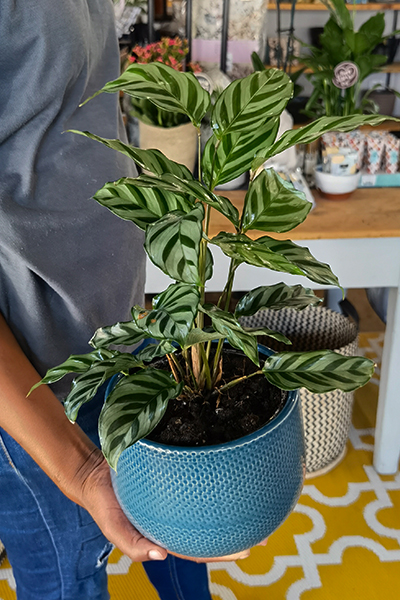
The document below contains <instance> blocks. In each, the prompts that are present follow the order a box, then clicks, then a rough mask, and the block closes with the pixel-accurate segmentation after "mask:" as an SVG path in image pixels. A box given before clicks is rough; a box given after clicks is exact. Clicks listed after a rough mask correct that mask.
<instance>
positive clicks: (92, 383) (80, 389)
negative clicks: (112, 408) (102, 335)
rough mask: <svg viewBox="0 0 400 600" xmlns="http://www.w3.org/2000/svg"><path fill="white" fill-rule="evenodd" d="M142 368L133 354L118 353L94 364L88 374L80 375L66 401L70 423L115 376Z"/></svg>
mask: <svg viewBox="0 0 400 600" xmlns="http://www.w3.org/2000/svg"><path fill="white" fill-rule="evenodd" d="M138 366H140V361H138V360H137V358H136V357H135V356H133V355H132V354H125V353H120V352H119V353H117V355H116V356H115V357H114V358H110V359H107V360H102V361H97V362H95V363H93V365H92V366H91V367H90V369H89V370H88V371H86V373H82V374H81V375H78V377H76V378H75V379H74V381H73V382H72V388H71V391H70V393H69V394H68V396H67V397H66V399H65V401H64V410H65V413H66V415H67V417H68V418H69V420H70V421H75V420H76V417H77V416H78V412H79V409H80V408H81V406H82V404H85V403H86V402H89V400H91V399H92V398H94V396H95V395H96V392H97V390H98V389H99V387H100V386H101V385H103V383H105V382H106V381H107V379H109V378H110V377H112V376H113V375H116V374H117V373H121V372H124V371H128V370H129V369H132V368H135V367H138Z"/></svg>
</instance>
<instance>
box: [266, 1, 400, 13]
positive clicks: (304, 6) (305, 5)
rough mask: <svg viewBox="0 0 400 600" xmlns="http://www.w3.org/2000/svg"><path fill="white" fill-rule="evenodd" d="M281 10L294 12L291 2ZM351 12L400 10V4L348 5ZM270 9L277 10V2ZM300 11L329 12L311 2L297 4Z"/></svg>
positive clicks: (285, 4) (371, 3)
mask: <svg viewBox="0 0 400 600" xmlns="http://www.w3.org/2000/svg"><path fill="white" fill-rule="evenodd" d="M279 7H280V9H281V10H292V5H291V3H290V2H285V3H282V4H280V5H279ZM347 7H348V9H349V10H370V11H371V10H372V11H374V10H376V11H379V10H400V2H383V3H381V2H379V3H378V2H369V3H368V4H352V3H349V4H348V5H347ZM268 8H269V9H270V10H276V2H269V3H268ZM298 10H327V8H326V6H325V5H324V4H322V3H321V2H315V3H313V2H310V3H308V2H307V3H306V2H304V3H302V2H300V3H299V2H297V3H296V11H298Z"/></svg>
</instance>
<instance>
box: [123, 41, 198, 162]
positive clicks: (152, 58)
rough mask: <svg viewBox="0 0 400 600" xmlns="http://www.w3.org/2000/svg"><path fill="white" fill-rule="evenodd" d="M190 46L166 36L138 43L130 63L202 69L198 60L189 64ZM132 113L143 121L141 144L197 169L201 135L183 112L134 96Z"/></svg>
mask: <svg viewBox="0 0 400 600" xmlns="http://www.w3.org/2000/svg"><path fill="white" fill-rule="evenodd" d="M188 52H189V46H188V43H187V40H186V39H181V38H179V37H175V38H169V37H163V38H161V40H160V41H159V42H154V43H152V44H147V46H144V47H143V46H140V45H136V46H134V47H133V48H132V51H131V54H130V56H129V58H128V60H127V64H149V63H153V62H160V63H163V64H165V65H167V66H169V67H171V68H172V69H175V70H176V71H189V72H192V73H198V72H200V71H201V68H200V66H199V65H198V64H197V63H192V62H190V63H186V56H187V54H188ZM131 105H132V109H131V115H132V116H133V117H136V118H137V119H138V121H139V139H140V147H141V148H143V149H145V150H146V149H149V148H157V149H158V150H161V151H162V152H163V153H164V154H165V155H166V156H168V158H170V159H171V160H174V161H177V162H179V163H182V164H184V165H186V166H187V167H188V169H190V170H191V171H193V169H194V167H195V162H196V157H197V134H196V129H195V128H194V127H193V124H192V123H191V121H190V119H189V118H188V117H187V115H185V114H184V113H183V112H177V111H176V112H171V111H168V110H164V109H162V108H160V107H157V106H155V105H154V104H153V103H152V102H151V101H150V100H148V99H147V98H145V97H142V98H136V97H131Z"/></svg>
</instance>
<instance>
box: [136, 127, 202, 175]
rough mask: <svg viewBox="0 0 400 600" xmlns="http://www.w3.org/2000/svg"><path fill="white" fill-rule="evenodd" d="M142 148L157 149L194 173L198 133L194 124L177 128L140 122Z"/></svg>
mask: <svg viewBox="0 0 400 600" xmlns="http://www.w3.org/2000/svg"><path fill="white" fill-rule="evenodd" d="M139 137H140V147H141V148H143V149H144V150H149V149H150V148H156V149H157V150H160V151H161V152H162V153H163V154H165V156H167V158H169V159H170V160H174V161H175V162H178V163H180V164H183V165H185V166H186V167H187V168H188V169H189V170H190V171H191V172H193V170H194V167H195V163H196V157H197V131H196V128H195V127H194V126H193V125H192V123H184V124H183V125H178V126H177V127H154V126H153V125H147V123H142V122H141V121H139Z"/></svg>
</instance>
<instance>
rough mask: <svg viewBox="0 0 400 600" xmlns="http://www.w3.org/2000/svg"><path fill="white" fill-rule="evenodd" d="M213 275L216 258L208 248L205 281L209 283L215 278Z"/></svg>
mask: <svg viewBox="0 0 400 600" xmlns="http://www.w3.org/2000/svg"><path fill="white" fill-rule="evenodd" d="M213 273H214V257H213V255H212V252H211V250H210V248H209V247H208V246H207V250H206V273H205V280H206V281H208V280H209V279H211V277H212V276H213Z"/></svg>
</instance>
